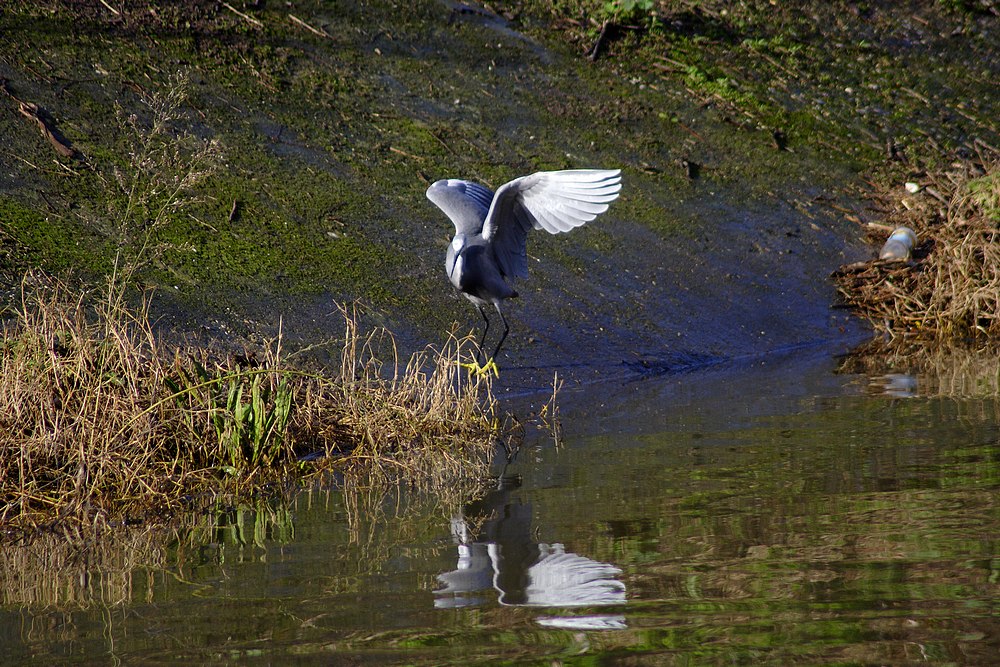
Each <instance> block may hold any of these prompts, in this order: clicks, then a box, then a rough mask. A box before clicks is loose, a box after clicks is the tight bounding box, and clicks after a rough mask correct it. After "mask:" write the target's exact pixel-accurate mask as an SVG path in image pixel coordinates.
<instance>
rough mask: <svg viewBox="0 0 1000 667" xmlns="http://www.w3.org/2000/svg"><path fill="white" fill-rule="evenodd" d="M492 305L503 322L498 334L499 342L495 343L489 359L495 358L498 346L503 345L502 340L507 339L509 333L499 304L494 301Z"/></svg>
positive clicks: (498, 350) (498, 351)
mask: <svg viewBox="0 0 1000 667" xmlns="http://www.w3.org/2000/svg"><path fill="white" fill-rule="evenodd" d="M493 307H494V308H496V309H497V314H498V315H500V321H501V322H503V334H502V335H501V336H500V342H499V343H497V347H496V349H495V350H493V356H491V357H490V361H492V360H493V359H496V358H497V355H498V354H500V347H501V346H502V345H503V342H504V341H505V340H506V339H507V334H508V333H510V326H509V325H508V324H507V318H506V317H504V316H503V311H502V310H500V304H499V303H494V304H493Z"/></svg>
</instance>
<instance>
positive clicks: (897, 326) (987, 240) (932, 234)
mask: <svg viewBox="0 0 1000 667" xmlns="http://www.w3.org/2000/svg"><path fill="white" fill-rule="evenodd" d="M925 181H926V182H924V183H922V189H921V191H920V192H919V193H916V194H915V195H913V196H909V195H907V196H905V197H903V198H902V200H901V201H902V203H899V202H900V196H899V193H898V192H895V191H892V192H886V193H883V195H882V199H883V201H884V203H885V204H886V206H887V208H888V210H889V214H888V219H887V221H886V223H887V224H888V225H889V226H890V228H894V227H897V226H907V227H910V228H911V229H913V230H914V231H916V233H917V236H918V238H919V239H920V245H919V246H918V247H917V248H916V249H915V252H914V257H913V260H912V261H909V262H886V261H872V262H862V263H858V264H852V265H849V266H845V267H841V268H840V269H839V270H838V271H837V272H835V273H834V279H835V281H836V283H837V287H838V290H839V292H840V293H841V295H842V296H843V298H844V301H845V302H846V304H847V305H849V306H851V307H852V308H854V309H855V310H856V311H857V312H858V313H859V314H860V315H862V316H863V317H865V318H866V319H868V320H869V321H870V322H871V323H872V324H873V326H874V327H875V328H876V329H877V330H879V331H881V332H883V333H885V334H887V335H889V336H892V337H896V336H906V337H915V338H921V339H927V340H938V341H941V340H948V339H982V338H990V339H993V338H996V337H997V336H998V335H1000V243H998V241H1000V154H997V152H996V151H993V150H988V151H987V149H986V148H985V147H984V148H983V149H982V151H981V155H980V162H979V163H978V164H975V163H963V164H960V165H956V166H955V167H954V168H953V169H952V170H951V171H948V172H946V173H943V174H938V175H928V176H927V177H926V179H925ZM880 236H881V238H880V239H879V243H881V241H883V240H885V239H884V234H881V233H880Z"/></svg>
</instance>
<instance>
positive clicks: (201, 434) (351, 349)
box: [0, 278, 496, 528]
mask: <svg viewBox="0 0 1000 667" xmlns="http://www.w3.org/2000/svg"><path fill="white" fill-rule="evenodd" d="M34 280H35V281H36V282H37V281H38V279H37V278H36V279H34ZM109 294H111V295H112V297H114V296H115V295H116V294H117V292H115V289H114V288H113V287H112V288H109ZM344 321H345V336H344V339H343V343H342V345H341V352H342V354H341V368H340V374H339V375H334V374H329V373H324V372H321V371H320V372H316V371H305V370H302V369H298V368H294V367H291V366H289V365H287V364H286V363H285V361H284V359H283V357H282V353H281V345H280V339H279V340H278V341H274V342H273V343H272V344H271V345H269V346H267V348H266V349H265V350H264V352H263V353H262V354H261V355H260V358H261V361H259V362H255V363H254V364H252V365H249V366H247V365H245V362H244V365H241V364H240V363H238V362H237V361H235V359H234V358H232V357H226V358H222V359H210V358H209V357H208V356H207V353H206V352H204V351H203V350H199V349H193V348H190V349H184V348H174V349H164V348H163V347H162V346H161V345H160V343H159V342H158V341H157V339H156V337H155V336H154V333H153V330H152V327H151V324H150V322H149V318H148V301H144V302H143V303H142V305H141V307H140V308H139V309H138V310H132V309H130V308H128V307H126V306H125V305H124V304H123V302H122V301H121V300H117V299H114V298H111V299H109V298H108V295H107V294H102V295H98V296H97V298H96V307H93V308H88V307H87V298H86V297H85V296H80V295H75V294H73V293H71V292H70V291H69V290H68V289H67V288H66V287H65V286H63V285H61V284H59V283H56V282H51V281H42V282H41V283H40V284H38V285H37V286H35V288H34V289H32V290H30V291H29V290H28V288H27V287H26V288H25V295H24V299H23V304H22V306H21V308H20V309H19V310H18V312H17V313H16V318H15V320H14V321H13V322H11V323H9V324H8V326H7V327H6V328H5V329H4V331H3V332H2V334H0V471H3V475H2V477H0V493H2V497H3V501H4V506H3V510H2V511H0V524H2V525H4V526H6V527H7V528H12V527H16V528H28V527H37V526H41V525H53V524H62V523H65V522H70V523H75V524H80V523H89V524H95V523H97V524H101V523H106V522H109V521H116V520H128V519H131V518H139V517H142V516H148V514H149V512H150V511H151V510H153V509H158V510H163V509H167V510H173V509H178V508H179V507H180V504H181V498H182V497H184V496H188V495H191V494H194V493H198V492H200V491H204V490H206V489H217V488H220V487H226V488H231V489H233V488H235V489H239V488H242V489H250V488H253V487H254V486H255V485H260V484H262V483H266V482H269V481H273V480H274V479H275V478H278V477H281V476H283V475H285V474H287V473H289V472H292V471H291V470H290V469H289V467H288V466H289V465H292V466H295V467H298V468H302V467H303V466H306V465H308V468H307V469H306V472H308V471H309V470H318V469H322V468H325V467H328V466H330V465H334V464H335V465H338V466H341V467H350V468H364V469H369V470H371V469H378V470H381V471H382V474H383V475H389V474H391V475H393V476H394V477H395V478H403V479H407V480H411V481H412V483H414V484H433V483H434V482H438V483H448V481H449V480H453V479H455V478H456V477H460V476H462V475H465V474H471V475H473V476H476V475H480V476H481V475H485V467H486V459H487V456H488V454H489V452H490V451H491V450H492V447H493V432H494V429H495V426H496V424H495V421H496V420H495V418H494V401H493V398H492V395H491V387H490V380H489V378H488V377H482V378H468V377H466V376H465V375H464V372H462V369H461V368H459V367H458V365H457V360H458V357H459V355H460V354H462V352H463V349H464V348H465V345H464V343H465V341H460V340H457V339H452V340H450V341H449V342H448V344H447V345H446V346H445V347H444V348H443V349H441V350H426V351H424V352H421V353H419V354H417V355H415V356H414V357H413V358H412V359H410V360H409V362H408V363H407V364H406V365H405V366H403V367H401V366H400V364H399V363H398V362H396V361H395V360H394V361H393V363H391V364H384V363H382V362H381V361H380V360H379V359H378V358H377V357H376V356H375V355H374V354H373V353H372V343H373V341H374V340H376V339H381V340H385V339H387V338H388V339H389V340H390V341H391V337H389V335H388V333H387V332H385V331H380V332H375V333H369V334H363V333H362V332H360V331H359V330H358V328H357V325H356V323H355V320H354V318H353V316H352V315H351V314H350V313H347V312H346V311H345V318H344ZM307 455H308V457H307V458H309V459H310V462H309V463H308V464H306V463H304V462H303V461H302V457H304V456H307ZM295 474H301V471H295Z"/></svg>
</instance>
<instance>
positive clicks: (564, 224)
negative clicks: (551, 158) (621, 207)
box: [427, 169, 622, 376]
mask: <svg viewBox="0 0 1000 667" xmlns="http://www.w3.org/2000/svg"><path fill="white" fill-rule="evenodd" d="M621 187H622V184H621V170H620V169H567V170H563V171H539V172H537V173H534V174H531V175H530V176H521V177H520V178H515V179H514V180H513V181H510V182H509V183H506V184H504V185H502V186H500V188H499V189H498V190H497V191H496V193H494V192H493V191H492V190H490V189H489V188H487V187H485V186H483V185H479V184H478V183H473V182H471V181H463V180H458V179H444V180H440V181H437V182H435V183H433V184H431V186H430V187H429V188H427V198H428V199H430V200H431V201H432V202H433V203H434V204H436V205H437V207H438V208H440V209H441V210H442V211H444V213H445V215H447V216H448V217H449V218H450V219H451V221H452V222H453V223H454V225H455V236H454V238H452V240H451V244H450V245H449V246H448V253H447V255H446V257H445V271H446V272H447V274H448V279H449V280H450V281H451V284H452V285H454V286H455V288H456V289H457V290H458V291H459V292H461V293H462V294H463V295H464V296H465V297H466V298H467V299H468V300H469V301H471V302H472V304H473V305H474V306H475V307H476V309H477V310H478V311H479V314H480V315H482V317H483V321H484V322H485V323H486V325H485V326H484V327H483V333H482V336H481V337H480V339H479V344H478V352H477V358H476V363H475V364H471V365H469V367H470V368H473V369H474V370H476V371H477V372H491V371H492V372H493V373H494V374H495V375H497V376H499V371H498V369H497V366H496V362H495V359H496V357H497V355H498V354H499V353H500V348H501V347H502V346H503V343H504V341H505V340H506V339H507V334H508V333H510V325H508V324H507V318H505V317H504V314H503V310H502V309H501V307H500V304H501V302H502V301H504V300H505V299H511V298H514V297H516V296H517V291H516V290H515V289H514V287H513V282H514V280H515V279H517V278H527V277H528V253H527V239H528V231H529V230H531V229H544V230H545V231H547V232H548V233H550V234H559V233H560V232H568V231H570V230H571V229H575V228H577V227H579V226H581V225H583V224H586V223H588V222H590V221H591V220H593V219H594V218H596V217H597V216H598V215H600V214H601V213H604V212H605V211H607V210H608V206H609V205H610V204H611V202H613V201H614V200H615V199H617V198H618V193H619V191H620V190H621ZM490 304H492V305H493V308H495V309H496V311H497V315H499V316H500V322H501V323H502V324H503V334H501V335H500V340H499V341H498V342H497V345H496V348H495V349H494V350H493V354H492V355H490V357H489V358H488V359H487V363H486V365H485V366H480V365H479V357H480V356H483V354H484V353H483V344H484V343H485V342H486V334H487V332H488V331H489V328H490V318H489V316H488V315H487V314H486V307H487V306H488V305H490Z"/></svg>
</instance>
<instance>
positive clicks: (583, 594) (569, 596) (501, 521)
mask: <svg viewBox="0 0 1000 667" xmlns="http://www.w3.org/2000/svg"><path fill="white" fill-rule="evenodd" d="M517 485H518V480H517V479H516V478H502V479H501V481H500V484H499V485H498V487H497V488H496V489H494V490H493V491H491V492H490V493H489V494H487V495H486V497H484V498H482V499H481V500H478V501H476V502H474V503H471V504H470V505H468V506H467V507H466V510H465V514H464V515H462V516H458V517H455V518H453V519H452V521H451V533H452V537H453V538H454V540H455V542H456V544H457V546H458V565H457V567H456V568H455V569H454V570H452V571H451V572H445V573H443V574H439V575H438V577H437V579H438V581H439V582H440V583H441V584H442V588H440V589H438V590H436V591H434V595H435V600H434V606H435V607H437V608H439V609H453V608H458V607H467V606H475V605H481V604H484V603H485V602H486V600H487V598H488V595H489V596H492V595H493V594H496V595H497V600H498V601H499V602H500V604H502V605H506V606H524V607H591V606H605V605H615V604H617V605H621V604H624V603H625V584H623V583H622V582H621V581H619V580H618V579H617V576H618V575H620V574H621V570H620V569H618V568H617V567H615V566H614V565H611V564H609V563H601V562H598V561H595V560H591V559H590V558H587V557H585V556H580V555H578V554H574V553H570V552H567V551H566V549H565V547H564V546H563V545H562V544H543V543H538V542H535V541H533V540H532V538H531V519H532V513H531V505H529V504H524V503H520V502H516V501H515V502H511V499H510V491H511V489H513V488H516V487H517ZM481 518H485V521H483V522H482V526H481V527H480V528H479V529H478V530H475V529H473V528H472V526H473V525H475V524H476V523H477V520H479V519H481ZM537 620H538V622H539V623H540V624H542V625H545V626H550V627H551V626H555V627H563V628H569V629H623V628H625V617H624V616H622V615H619V614H611V615H609V614H598V615H585V616H569V617H555V616H547V617H543V618H539V619H537Z"/></svg>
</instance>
